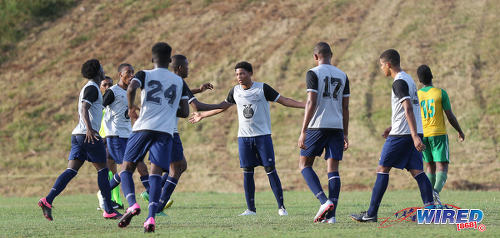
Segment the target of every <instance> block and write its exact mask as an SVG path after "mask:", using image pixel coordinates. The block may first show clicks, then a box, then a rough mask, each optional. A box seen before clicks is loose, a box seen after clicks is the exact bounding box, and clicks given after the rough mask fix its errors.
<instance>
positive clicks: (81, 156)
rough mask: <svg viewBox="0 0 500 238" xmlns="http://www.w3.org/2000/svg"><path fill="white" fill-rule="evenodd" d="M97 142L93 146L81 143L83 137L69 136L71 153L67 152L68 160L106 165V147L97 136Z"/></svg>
mask: <svg viewBox="0 0 500 238" xmlns="http://www.w3.org/2000/svg"><path fill="white" fill-rule="evenodd" d="M97 138H99V140H97V141H95V140H94V144H92V143H86V142H83V141H84V140H85V135H71V151H70V152H69V157H68V160H74V159H78V160H82V161H85V160H87V161H89V162H92V163H106V147H104V140H103V139H102V138H101V137H100V136H97Z"/></svg>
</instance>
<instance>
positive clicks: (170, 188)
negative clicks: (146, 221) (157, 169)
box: [157, 176, 178, 212]
mask: <svg viewBox="0 0 500 238" xmlns="http://www.w3.org/2000/svg"><path fill="white" fill-rule="evenodd" d="M177 182H178V180H177V179H176V178H174V177H170V176H168V177H167V180H166V182H165V185H163V189H162V190H161V195H160V201H159V202H160V205H159V206H158V211H157V212H160V211H162V210H163V208H164V207H165V205H167V202H168V200H169V199H170V196H172V193H173V192H174V189H175V187H176V186H177Z"/></svg>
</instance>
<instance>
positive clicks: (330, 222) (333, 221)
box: [321, 217, 337, 224]
mask: <svg viewBox="0 0 500 238" xmlns="http://www.w3.org/2000/svg"><path fill="white" fill-rule="evenodd" d="M321 222H322V223H328V224H334V223H337V220H336V219H335V217H330V218H327V219H325V220H323V221H321Z"/></svg>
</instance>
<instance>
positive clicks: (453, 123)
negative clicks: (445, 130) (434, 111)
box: [446, 112, 463, 134]
mask: <svg viewBox="0 0 500 238" xmlns="http://www.w3.org/2000/svg"><path fill="white" fill-rule="evenodd" d="M446 117H447V118H448V122H449V123H450V124H451V126H453V128H455V130H456V131H457V132H458V133H462V134H463V132H462V128H461V127H460V124H458V120H457V118H456V117H455V114H453V112H449V113H448V112H447V113H446Z"/></svg>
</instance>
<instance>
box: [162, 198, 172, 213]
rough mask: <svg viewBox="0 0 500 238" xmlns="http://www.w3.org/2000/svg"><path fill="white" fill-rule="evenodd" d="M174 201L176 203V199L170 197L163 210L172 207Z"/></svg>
mask: <svg viewBox="0 0 500 238" xmlns="http://www.w3.org/2000/svg"><path fill="white" fill-rule="evenodd" d="M173 203H174V200H172V199H169V200H168V202H167V204H165V207H164V208H163V210H165V209H168V208H169V207H171V206H172V204H173Z"/></svg>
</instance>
